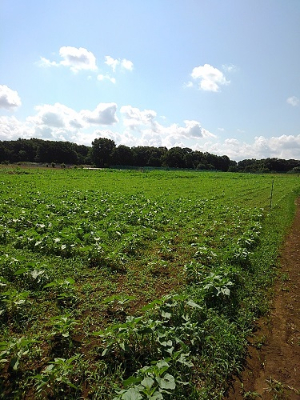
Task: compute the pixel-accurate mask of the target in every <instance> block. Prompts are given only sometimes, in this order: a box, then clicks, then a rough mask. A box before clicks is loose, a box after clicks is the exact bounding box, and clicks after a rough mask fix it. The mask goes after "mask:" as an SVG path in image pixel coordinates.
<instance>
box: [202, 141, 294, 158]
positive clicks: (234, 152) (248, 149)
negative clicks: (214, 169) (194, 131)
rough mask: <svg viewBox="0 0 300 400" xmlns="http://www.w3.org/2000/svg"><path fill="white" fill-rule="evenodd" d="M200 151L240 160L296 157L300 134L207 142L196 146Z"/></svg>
mask: <svg viewBox="0 0 300 400" xmlns="http://www.w3.org/2000/svg"><path fill="white" fill-rule="evenodd" d="M196 148H198V149H199V150H201V151H208V152H211V153H215V154H219V155H223V154H226V155H227V156H228V157H229V158H231V159H232V160H236V161H240V160H244V159H247V158H250V159H251V158H255V159H262V158H284V159H290V158H294V159H298V158H299V151H300V135H295V136H294V135H281V136H273V137H271V138H266V137H264V136H257V137H255V139H254V141H253V142H252V143H246V142H241V141H239V140H237V139H232V138H231V139H226V140H225V141H224V142H222V143H221V142H217V143H212V142H207V143H205V144H204V145H201V148H200V147H198V146H196Z"/></svg>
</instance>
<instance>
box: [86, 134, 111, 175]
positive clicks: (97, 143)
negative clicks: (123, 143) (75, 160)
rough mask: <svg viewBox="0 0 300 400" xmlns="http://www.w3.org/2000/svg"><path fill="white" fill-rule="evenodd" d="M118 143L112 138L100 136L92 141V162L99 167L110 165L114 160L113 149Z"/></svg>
mask: <svg viewBox="0 0 300 400" xmlns="http://www.w3.org/2000/svg"><path fill="white" fill-rule="evenodd" d="M115 147H116V144H115V142H114V141H113V140H111V139H106V138H98V139H95V140H94V141H93V142H92V153H91V158H92V162H93V163H94V164H95V165H96V166H97V167H101V168H103V167H108V166H110V164H111V162H112V155H113V151H114V149H115Z"/></svg>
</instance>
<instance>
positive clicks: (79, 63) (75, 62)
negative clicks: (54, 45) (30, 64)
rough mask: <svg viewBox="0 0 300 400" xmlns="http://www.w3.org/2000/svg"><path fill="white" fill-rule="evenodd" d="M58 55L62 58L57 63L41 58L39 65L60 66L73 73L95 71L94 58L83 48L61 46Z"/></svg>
mask: <svg viewBox="0 0 300 400" xmlns="http://www.w3.org/2000/svg"><path fill="white" fill-rule="evenodd" d="M59 55H60V56H61V58H62V61H60V62H59V63H57V62H55V61H50V60H47V59H46V58H44V57H41V60H40V63H39V65H40V66H43V67H52V66H54V67H58V66H60V65H62V66H64V67H69V68H70V69H71V71H73V72H75V73H76V72H78V71H80V70H92V71H93V70H97V65H96V57H95V56H94V54H93V53H92V52H91V51H88V50H87V49H85V48H83V47H79V48H77V47H71V46H63V47H61V48H60V49H59Z"/></svg>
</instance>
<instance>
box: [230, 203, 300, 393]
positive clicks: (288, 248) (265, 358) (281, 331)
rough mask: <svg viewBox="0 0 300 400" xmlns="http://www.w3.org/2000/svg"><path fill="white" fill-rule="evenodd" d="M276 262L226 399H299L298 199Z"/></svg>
mask: <svg viewBox="0 0 300 400" xmlns="http://www.w3.org/2000/svg"><path fill="white" fill-rule="evenodd" d="M280 265H281V271H280V274H279V276H278V279H277V282H276V284H275V287H274V297H273V299H272V303H271V309H270V313H269V315H268V316H266V317H264V318H262V319H260V320H259V321H257V330H256V333H255V335H254V336H253V337H252V338H251V339H250V346H249V355H248V359H247V364H246V367H245V370H244V371H243V372H242V374H241V375H240V376H239V377H237V378H236V379H235V381H234V382H233V386H232V389H231V390H230V392H229V394H228V396H227V399H230V400H233V399H234V400H239V399H259V398H261V399H264V400H269V399H289V400H300V199H298V200H297V211H296V215H295V219H294V222H293V225H292V227H291V230H290V232H289V234H288V236H287V238H286V240H285V243H284V245H283V248H282V251H281V255H280Z"/></svg>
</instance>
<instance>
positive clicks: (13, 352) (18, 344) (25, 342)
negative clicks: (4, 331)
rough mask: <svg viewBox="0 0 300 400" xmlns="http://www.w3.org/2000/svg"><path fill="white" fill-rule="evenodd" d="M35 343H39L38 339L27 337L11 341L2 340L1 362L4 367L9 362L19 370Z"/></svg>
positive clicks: (12, 367)
mask: <svg viewBox="0 0 300 400" xmlns="http://www.w3.org/2000/svg"><path fill="white" fill-rule="evenodd" d="M35 343H37V341H36V340H34V339H27V338H25V337H21V338H18V339H12V340H10V341H9V342H0V364H1V365H2V367H3V366H4V365H5V364H8V365H9V368H11V369H12V370H14V371H17V370H18V369H19V367H20V363H21V362H22V361H23V360H24V359H26V358H28V355H29V353H30V351H31V349H32V346H33V345H34V344H35Z"/></svg>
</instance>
